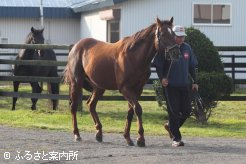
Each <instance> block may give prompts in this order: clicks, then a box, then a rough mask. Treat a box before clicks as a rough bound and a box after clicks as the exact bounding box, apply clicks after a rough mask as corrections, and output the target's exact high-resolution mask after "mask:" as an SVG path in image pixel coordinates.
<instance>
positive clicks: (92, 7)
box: [72, 0, 127, 13]
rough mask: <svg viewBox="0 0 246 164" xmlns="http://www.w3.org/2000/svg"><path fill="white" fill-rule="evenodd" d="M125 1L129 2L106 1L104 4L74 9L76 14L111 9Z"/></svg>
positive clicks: (91, 4)
mask: <svg viewBox="0 0 246 164" xmlns="http://www.w3.org/2000/svg"><path fill="white" fill-rule="evenodd" d="M124 1H127V0H105V1H102V2H98V3H90V4H87V5H84V6H79V7H73V8H72V9H73V11H74V12H75V13H78V12H88V11H93V10H98V9H102V8H107V7H111V6H114V5H115V4H118V3H121V2H124Z"/></svg>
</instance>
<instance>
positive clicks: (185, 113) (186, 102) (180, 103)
mask: <svg viewBox="0 0 246 164" xmlns="http://www.w3.org/2000/svg"><path fill="white" fill-rule="evenodd" d="M190 93H191V92H190V87H188V86H187V87H171V86H167V87H166V89H164V95H165V97H166V100H167V109H168V115H169V128H170V131H171V132H172V134H173V137H174V138H173V140H174V141H180V140H181V139H182V136H181V133H180V131H179V128H180V127H181V126H182V125H183V124H184V122H185V120H186V119H187V118H188V117H189V116H190V113H191V97H190Z"/></svg>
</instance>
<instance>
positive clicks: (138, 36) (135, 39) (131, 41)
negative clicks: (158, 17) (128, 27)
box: [123, 20, 169, 52]
mask: <svg viewBox="0 0 246 164" xmlns="http://www.w3.org/2000/svg"><path fill="white" fill-rule="evenodd" d="M161 24H162V25H164V24H167V25H168V24H169V21H168V20H164V21H161ZM155 26H156V23H153V24H152V25H150V26H149V27H147V28H145V29H143V30H141V31H139V32H137V33H135V34H134V35H132V36H129V37H125V38H124V39H123V42H125V45H124V52H127V51H130V50H132V49H133V48H134V47H136V46H137V44H138V43H140V42H141V41H143V40H145V39H146V38H147V37H149V36H150V35H153V34H154V31H153V28H154V27H155Z"/></svg>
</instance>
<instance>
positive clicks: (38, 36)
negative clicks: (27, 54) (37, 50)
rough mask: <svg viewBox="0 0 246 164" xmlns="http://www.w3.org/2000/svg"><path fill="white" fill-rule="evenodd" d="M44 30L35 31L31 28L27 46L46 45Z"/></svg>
mask: <svg viewBox="0 0 246 164" xmlns="http://www.w3.org/2000/svg"><path fill="white" fill-rule="evenodd" d="M43 31H44V29H35V28H33V27H32V28H31V32H30V33H29V34H28V36H27V38H26V43H27V44H44V36H43Z"/></svg>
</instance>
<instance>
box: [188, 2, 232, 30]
mask: <svg viewBox="0 0 246 164" xmlns="http://www.w3.org/2000/svg"><path fill="white" fill-rule="evenodd" d="M193 24H208V25H230V24H231V5H230V4H194V5H193Z"/></svg>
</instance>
